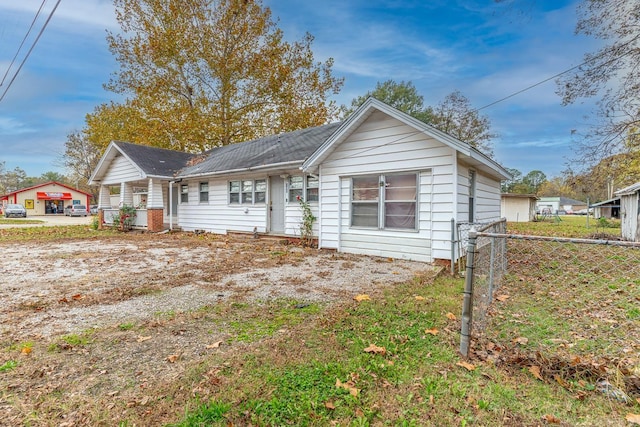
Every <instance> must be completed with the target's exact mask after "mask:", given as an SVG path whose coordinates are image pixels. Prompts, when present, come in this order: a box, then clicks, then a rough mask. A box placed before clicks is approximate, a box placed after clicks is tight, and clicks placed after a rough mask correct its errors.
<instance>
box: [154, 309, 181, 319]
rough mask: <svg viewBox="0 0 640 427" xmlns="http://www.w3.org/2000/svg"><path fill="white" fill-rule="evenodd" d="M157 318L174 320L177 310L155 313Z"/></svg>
mask: <svg viewBox="0 0 640 427" xmlns="http://www.w3.org/2000/svg"><path fill="white" fill-rule="evenodd" d="M153 315H154V316H155V317H159V318H164V319H167V320H173V319H175V317H176V312H175V310H167V311H156V312H155V313H153Z"/></svg>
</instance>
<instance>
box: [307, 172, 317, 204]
mask: <svg viewBox="0 0 640 427" xmlns="http://www.w3.org/2000/svg"><path fill="white" fill-rule="evenodd" d="M318 184H319V182H318V177H317V176H311V175H307V195H306V197H307V199H306V200H307V202H317V201H318V187H319V185H318Z"/></svg>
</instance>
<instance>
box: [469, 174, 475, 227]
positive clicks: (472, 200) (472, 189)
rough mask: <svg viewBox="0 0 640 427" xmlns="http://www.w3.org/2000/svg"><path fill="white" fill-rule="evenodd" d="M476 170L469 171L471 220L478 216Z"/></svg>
mask: <svg viewBox="0 0 640 427" xmlns="http://www.w3.org/2000/svg"><path fill="white" fill-rule="evenodd" d="M475 199H476V171H473V170H470V171H469V222H473V221H474V220H475V216H476V212H475V211H476V209H475V207H476V206H475Z"/></svg>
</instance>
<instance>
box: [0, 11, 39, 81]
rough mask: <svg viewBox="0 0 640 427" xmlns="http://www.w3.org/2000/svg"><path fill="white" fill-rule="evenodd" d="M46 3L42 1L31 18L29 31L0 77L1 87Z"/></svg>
mask: <svg viewBox="0 0 640 427" xmlns="http://www.w3.org/2000/svg"><path fill="white" fill-rule="evenodd" d="M46 3H47V0H42V3H41V4H40V7H39V8H38V11H37V12H36V16H35V17H34V18H33V21H31V25H30V26H29V29H28V30H27V34H25V35H24V37H23V38H22V42H20V46H18V50H17V51H16V54H15V55H14V56H13V59H11V63H9V66H8V67H7V71H6V72H5V73H4V76H2V81H0V86H2V85H3V84H4V81H5V79H6V78H7V75H8V74H9V71H10V70H11V67H13V63H14V62H15V61H16V58H17V57H18V54H20V50H21V49H22V46H24V42H25V41H27V37H29V34H31V30H32V29H33V26H34V25H35V23H36V21H37V20H38V16H40V12H41V11H42V8H43V7H44V5H45V4H46Z"/></svg>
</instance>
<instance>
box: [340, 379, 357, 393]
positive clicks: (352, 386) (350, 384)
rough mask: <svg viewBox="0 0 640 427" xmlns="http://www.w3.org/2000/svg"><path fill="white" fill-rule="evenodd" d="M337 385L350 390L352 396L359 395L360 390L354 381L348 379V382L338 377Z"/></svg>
mask: <svg viewBox="0 0 640 427" xmlns="http://www.w3.org/2000/svg"><path fill="white" fill-rule="evenodd" d="M336 387H337V388H343V389H345V390H348V391H349V394H351V396H354V397H355V396H357V395H358V392H359V391H360V390H358V389H357V388H356V387H355V384H354V383H353V382H352V381H347V382H346V383H343V382H342V381H340V380H339V379H338V378H336Z"/></svg>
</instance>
